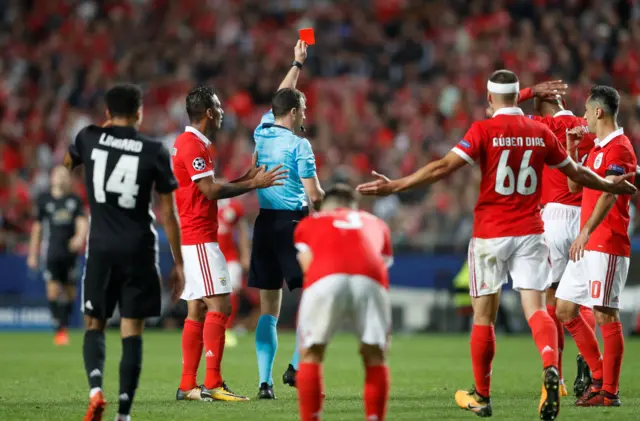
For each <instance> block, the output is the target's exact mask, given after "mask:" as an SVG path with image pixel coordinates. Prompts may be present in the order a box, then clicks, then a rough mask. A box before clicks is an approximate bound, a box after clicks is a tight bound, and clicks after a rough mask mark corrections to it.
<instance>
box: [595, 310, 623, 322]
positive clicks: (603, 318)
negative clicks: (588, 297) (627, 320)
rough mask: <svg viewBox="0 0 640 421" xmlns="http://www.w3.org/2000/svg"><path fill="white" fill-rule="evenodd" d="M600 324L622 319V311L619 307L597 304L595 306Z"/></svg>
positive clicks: (597, 320)
mask: <svg viewBox="0 0 640 421" xmlns="http://www.w3.org/2000/svg"><path fill="white" fill-rule="evenodd" d="M593 310H594V311H593V314H594V315H595V316H596V323H598V325H600V326H602V325H606V324H609V323H615V322H619V321H620V311H619V310H618V309H617V308H610V307H602V306H596V307H594V308H593Z"/></svg>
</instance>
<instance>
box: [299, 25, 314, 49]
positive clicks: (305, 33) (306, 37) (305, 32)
mask: <svg viewBox="0 0 640 421" xmlns="http://www.w3.org/2000/svg"><path fill="white" fill-rule="evenodd" d="M300 39H301V40H302V41H304V42H306V43H307V45H313V44H315V43H316V36H315V34H314V32H313V28H303V29H301V30H300Z"/></svg>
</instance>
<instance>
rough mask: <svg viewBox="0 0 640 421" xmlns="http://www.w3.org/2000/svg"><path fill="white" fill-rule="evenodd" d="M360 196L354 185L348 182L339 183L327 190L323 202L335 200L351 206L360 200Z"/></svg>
mask: <svg viewBox="0 0 640 421" xmlns="http://www.w3.org/2000/svg"><path fill="white" fill-rule="evenodd" d="M358 198H359V195H358V192H356V191H355V190H354V188H353V187H351V186H350V185H348V184H346V183H338V184H334V185H333V186H331V187H329V188H328V189H327V190H325V192H324V202H323V203H328V202H331V201H333V202H334V203H337V204H338V205H340V206H344V207H351V206H352V205H353V204H355V203H357V202H358Z"/></svg>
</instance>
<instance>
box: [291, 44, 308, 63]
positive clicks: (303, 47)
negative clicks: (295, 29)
mask: <svg viewBox="0 0 640 421" xmlns="http://www.w3.org/2000/svg"><path fill="white" fill-rule="evenodd" d="M307 47H308V46H307V43H306V42H304V41H302V40H300V39H299V40H298V42H296V46H295V48H294V49H293V56H294V57H295V60H296V61H297V62H298V63H301V64H302V63H304V61H305V60H306V59H307Z"/></svg>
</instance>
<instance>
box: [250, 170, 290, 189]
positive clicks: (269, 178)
mask: <svg viewBox="0 0 640 421" xmlns="http://www.w3.org/2000/svg"><path fill="white" fill-rule="evenodd" d="M282 167H283V165H282V164H280V165H276V166H275V167H273V168H272V169H271V170H269V171H267V167H266V165H261V166H260V167H258V173H257V174H256V175H255V177H253V182H254V186H255V188H256V189H265V188H267V187H271V186H282V185H283V184H284V183H283V182H282V180H284V179H286V178H287V177H288V172H289V170H283V169H282Z"/></svg>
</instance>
